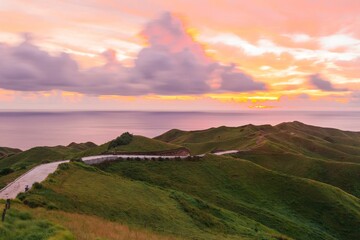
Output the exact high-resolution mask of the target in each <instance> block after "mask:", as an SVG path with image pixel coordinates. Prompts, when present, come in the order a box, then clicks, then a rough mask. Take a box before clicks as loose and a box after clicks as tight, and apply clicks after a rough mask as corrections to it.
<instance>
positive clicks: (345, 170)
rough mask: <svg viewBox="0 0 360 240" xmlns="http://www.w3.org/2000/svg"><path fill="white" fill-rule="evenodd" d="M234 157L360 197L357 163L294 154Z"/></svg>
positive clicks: (241, 155) (248, 152)
mask: <svg viewBox="0 0 360 240" xmlns="http://www.w3.org/2000/svg"><path fill="white" fill-rule="evenodd" d="M233 156H235V157H238V158H242V159H247V160H250V161H252V162H254V163H256V164H259V165H261V166H263V167H265V168H268V169H271V170H275V171H278V172H282V173H285V174H288V175H294V176H298V177H303V178H309V179H313V180H316V181H320V182H323V183H327V184H331V185H333V186H335V187H339V188H341V189H342V190H344V191H346V192H348V193H350V194H352V195H354V196H356V197H358V198H359V197H360V164H357V163H347V162H345V163H344V162H336V161H325V160H322V159H317V158H310V157H306V156H304V155H300V154H292V153H278V154H263V153H258V152H257V151H247V152H240V153H238V154H234V155H233Z"/></svg>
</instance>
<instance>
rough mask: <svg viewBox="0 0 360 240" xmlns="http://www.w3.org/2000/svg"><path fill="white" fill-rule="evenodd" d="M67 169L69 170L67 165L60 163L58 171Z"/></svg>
mask: <svg viewBox="0 0 360 240" xmlns="http://www.w3.org/2000/svg"><path fill="white" fill-rule="evenodd" d="M69 168H70V167H69V164H67V163H62V164H60V165H59V169H60V170H67V169H69Z"/></svg>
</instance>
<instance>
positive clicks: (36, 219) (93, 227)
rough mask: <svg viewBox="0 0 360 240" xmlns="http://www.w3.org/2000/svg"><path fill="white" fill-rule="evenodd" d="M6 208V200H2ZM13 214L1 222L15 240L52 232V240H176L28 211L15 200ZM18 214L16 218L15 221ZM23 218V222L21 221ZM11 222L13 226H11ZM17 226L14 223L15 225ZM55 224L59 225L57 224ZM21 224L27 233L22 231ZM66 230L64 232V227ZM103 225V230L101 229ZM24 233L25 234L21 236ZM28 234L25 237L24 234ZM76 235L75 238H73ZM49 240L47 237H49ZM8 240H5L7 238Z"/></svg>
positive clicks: (97, 221) (71, 216) (64, 215)
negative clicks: (14, 236) (38, 226)
mask: <svg viewBox="0 0 360 240" xmlns="http://www.w3.org/2000/svg"><path fill="white" fill-rule="evenodd" d="M1 204H2V205H3V204H4V203H3V201H1ZM8 213H10V215H7V217H6V219H5V224H2V223H1V222H0V229H3V230H4V232H8V231H13V235H16V236H18V237H20V238H15V239H16V240H28V239H31V240H35V239H36V240H41V239H43V238H38V236H39V235H46V233H47V232H49V230H51V229H53V230H54V229H55V230H57V231H56V232H55V233H56V234H55V236H54V237H53V238H50V240H70V239H71V240H72V239H76V240H100V239H106V240H145V239H146V240H147V239H149V240H170V239H175V238H173V237H167V236H162V235H156V234H154V233H152V232H149V231H144V230H140V229H136V228H129V227H128V226H126V225H122V224H119V223H116V222H112V221H108V220H104V219H102V218H99V217H95V216H90V215H85V214H78V213H69V212H63V211H57V210H47V209H44V208H29V207H27V206H26V205H23V204H22V203H20V202H17V201H12V204H11V209H10V210H9V212H8ZM14 215H15V219H14ZM19 219H21V220H22V221H19ZM29 220H31V222H29ZM44 222H45V223H46V225H44V226H45V228H37V225H39V223H44ZM9 223H11V224H9ZM14 223H15V224H14ZM54 224H56V226H55V225H54ZM20 225H22V226H26V228H24V227H22V228H23V229H24V230H22V231H19V229H21V227H19V226H20ZM60 226H63V227H65V228H66V229H67V230H65V229H64V228H63V227H60ZM99 226H101V227H99ZM30 230H31V231H35V233H36V234H38V235H37V236H36V237H34V236H31V232H30ZM1 231H2V230H0V240H2V239H3V238H2V237H5V235H4V233H3V232H1ZM20 232H22V233H20ZM1 233H2V234H1ZM25 234H26V235H27V236H26V237H27V238H26V237H25V236H24V235H25ZM72 235H73V237H71V236H72ZM6 237H7V238H6V240H12V239H14V238H8V237H9V235H7V236H6ZM46 239H48V238H46ZM4 240H5V239H4Z"/></svg>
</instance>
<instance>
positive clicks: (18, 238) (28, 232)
mask: <svg viewBox="0 0 360 240" xmlns="http://www.w3.org/2000/svg"><path fill="white" fill-rule="evenodd" d="M0 239H1V240H35V239H36V240H75V238H74V237H73V235H72V234H71V233H70V232H69V231H68V230H66V229H65V228H63V227H60V226H59V225H55V224H53V223H52V222H49V221H47V220H40V219H37V218H34V217H33V216H32V214H30V213H29V212H28V211H23V210H19V209H16V207H12V208H10V209H8V210H7V214H6V218H5V222H0Z"/></svg>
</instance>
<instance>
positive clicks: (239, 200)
mask: <svg viewBox="0 0 360 240" xmlns="http://www.w3.org/2000/svg"><path fill="white" fill-rule="evenodd" d="M100 167H101V169H102V170H104V171H107V172H109V173H113V174H118V175H120V176H125V177H128V178H130V179H135V180H141V181H144V182H146V183H150V184H153V185H157V186H160V187H164V188H168V189H175V190H177V191H181V192H184V193H186V194H189V195H191V196H195V197H198V198H200V199H202V200H204V201H206V202H207V203H209V204H214V205H215V206H217V207H219V208H221V209H226V210H228V211H231V212H233V213H235V214H241V215H243V216H246V217H248V218H249V219H253V220H255V221H257V222H259V223H261V224H262V225H264V226H267V227H268V228H271V229H273V230H275V231H277V232H280V233H282V234H284V235H287V236H290V237H293V238H294V239H304V240H308V239H314V240H315V239H316V240H317V239H344V240H345V239H359V238H360V232H359V231H358V226H360V200H359V199H358V198H356V197H354V196H352V195H350V194H347V193H345V192H343V191H341V190H340V189H338V188H335V187H332V186H330V185H327V184H323V183H320V182H317V181H313V180H308V179H302V178H297V177H292V176H287V175H283V174H279V173H276V172H273V171H269V170H267V169H265V168H262V167H260V166H259V165H256V164H253V163H251V162H249V161H245V160H238V159H233V158H230V157H219V156H213V155H211V156H207V157H205V158H204V159H203V160H201V161H194V162H191V161H168V162H165V161H164V162H151V161H147V162H146V161H142V162H131V161H124V162H116V163H111V164H109V163H108V164H102V165H100Z"/></svg>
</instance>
